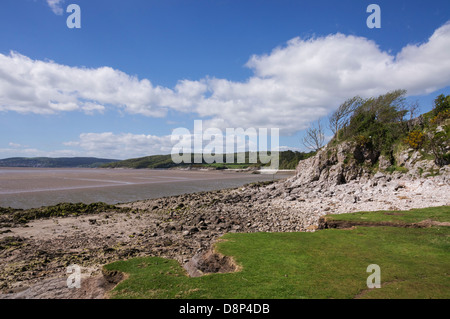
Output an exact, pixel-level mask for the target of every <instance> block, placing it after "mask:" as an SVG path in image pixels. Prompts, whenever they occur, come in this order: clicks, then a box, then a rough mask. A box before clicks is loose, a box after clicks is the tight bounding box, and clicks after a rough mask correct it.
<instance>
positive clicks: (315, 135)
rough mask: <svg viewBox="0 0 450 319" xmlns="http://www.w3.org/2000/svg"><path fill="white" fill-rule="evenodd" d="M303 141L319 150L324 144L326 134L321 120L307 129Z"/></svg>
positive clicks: (305, 144)
mask: <svg viewBox="0 0 450 319" xmlns="http://www.w3.org/2000/svg"><path fill="white" fill-rule="evenodd" d="M302 143H303V145H304V146H305V147H307V148H309V149H311V150H314V151H318V150H319V149H321V148H322V147H323V146H324V144H325V134H324V132H323V127H322V124H321V123H320V120H318V121H317V122H316V123H315V124H314V125H313V126H311V127H309V128H308V129H307V130H306V132H305V136H304V137H303V139H302Z"/></svg>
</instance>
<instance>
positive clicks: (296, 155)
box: [101, 151, 315, 169]
mask: <svg viewBox="0 0 450 319" xmlns="http://www.w3.org/2000/svg"><path fill="white" fill-rule="evenodd" d="M314 154H315V153H313V152H311V153H302V152H293V151H283V152H280V166H279V169H295V168H296V167H297V165H298V162H299V161H301V160H304V159H307V158H309V157H311V156H313V155H314ZM192 156H193V155H192ZM234 156H235V161H234V163H213V164H207V163H206V162H203V163H202V164H184V163H182V164H175V163H174V162H173V161H172V158H171V155H154V156H146V157H140V158H133V159H127V160H124V161H117V162H113V163H108V164H104V165H102V166H101V167H103V168H136V169H139V168H173V167H210V168H216V169H227V168H229V169H233V168H234V169H245V168H249V167H255V166H264V165H262V164H261V163H253V164H251V163H249V160H248V158H249V153H248V152H247V153H246V154H245V158H246V161H245V163H237V154H234ZM191 162H192V163H194V161H193V160H192V161H191ZM224 162H225V159H224Z"/></svg>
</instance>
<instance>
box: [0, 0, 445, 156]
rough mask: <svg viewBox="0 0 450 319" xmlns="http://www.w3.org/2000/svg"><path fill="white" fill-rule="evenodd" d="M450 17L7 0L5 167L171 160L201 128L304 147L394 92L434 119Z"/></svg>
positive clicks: (405, 8)
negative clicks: (317, 128) (265, 131)
mask: <svg viewBox="0 0 450 319" xmlns="http://www.w3.org/2000/svg"><path fill="white" fill-rule="evenodd" d="M72 3H75V4H78V5H79V6H80V8H81V29H69V28H68V27H67V25H66V19H67V17H68V16H69V15H70V13H67V12H66V8H67V6H68V5H69V4H72ZM371 3H375V4H378V5H379V6H380V8H381V28H380V29H369V28H368V27H367V25H366V19H367V17H368V16H369V13H367V12H366V8H367V6H368V5H369V4H371ZM449 20H450V2H449V1H447V0H439V1H438V0H429V1H406V0H405V1H403V0H395V1H392V0H389V1H382V0H370V1H362V0H340V1H334V0H327V1H325V0H322V1H320V0H319V1H300V0H297V1H285V0H277V1H275V0H273V1H269V0H243V1H232V0H228V1H227V0H220V1H219V0H217V1H216V0H183V1H182V0H179V1H172V0H164V1H162V0H159V1H152V0H129V1H116V0H108V1H106V0H66V1H58V0H2V1H1V3H0V158H6V157H13V156H30V157H31V156H55V157H59V156H98V157H107V158H130V157H139V156H146V155H151V154H163V153H164V154H167V153H170V149H171V146H172V143H171V141H170V134H171V132H172V130H173V129H175V128H177V127H186V128H188V129H192V128H193V124H194V120H196V119H202V120H204V122H205V126H209V127H217V128H220V129H225V128H227V127H231V128H237V127H243V128H249V127H255V128H259V127H267V128H272V127H276V128H280V132H281V138H280V145H281V146H284V147H285V148H290V149H304V147H303V145H302V144H301V143H300V138H301V136H302V132H303V131H304V129H306V128H307V127H308V125H310V123H311V122H313V121H316V120H318V119H320V118H322V119H324V121H325V118H326V117H327V116H328V115H329V114H330V113H331V112H332V111H333V110H334V109H336V107H337V106H338V105H339V104H340V103H342V102H343V101H344V100H345V99H347V98H350V97H352V96H354V95H361V96H366V97H368V96H374V95H377V94H382V93H385V92H387V91H388V90H394V89H399V88H401V89H407V90H408V101H411V102H412V101H416V100H418V101H419V102H420V105H421V107H422V109H421V111H423V112H425V111H428V110H429V109H430V108H431V106H432V101H433V100H434V98H435V97H436V96H437V95H439V94H441V93H444V94H450V93H449V91H450V90H449V87H450V54H449V53H448V52H450V25H449V24H447V22H448V21H449Z"/></svg>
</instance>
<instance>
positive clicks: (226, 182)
mask: <svg viewBox="0 0 450 319" xmlns="http://www.w3.org/2000/svg"><path fill="white" fill-rule="evenodd" d="M292 174H293V173H292V172H279V173H278V174H276V175H262V174H249V173H237V172H228V171H181V170H128V169H114V170H112V169H38V168H2V169H0V207H14V208H23V209H26V208H34V207H41V206H48V205H55V204H58V203H62V202H72V203H78V202H83V203H87V204H88V203H93V202H105V203H108V204H117V203H124V202H131V201H136V200H143V199H150V198H158V197H164V196H170V195H180V194H185V193H195V192H201V191H208V190H217V189H224V188H232V187H239V186H242V185H244V184H247V183H251V182H257V181H268V180H273V179H282V178H287V177H289V176H291V175H292Z"/></svg>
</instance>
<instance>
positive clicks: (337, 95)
mask: <svg viewBox="0 0 450 319" xmlns="http://www.w3.org/2000/svg"><path fill="white" fill-rule="evenodd" d="M448 52H450V24H445V25H444V26H442V27H440V28H439V29H437V30H436V31H435V32H434V34H433V35H432V36H431V37H430V38H429V39H428V41H427V42H425V43H422V44H411V45H408V46H406V47H404V48H403V49H402V50H401V51H400V52H399V53H398V54H396V55H392V54H390V53H387V52H384V51H382V50H380V48H379V47H378V46H377V44H376V43H375V42H374V41H371V40H368V39H366V38H363V37H356V36H347V35H343V34H333V35H329V36H326V37H316V38H310V39H301V38H294V39H292V40H290V41H289V42H287V43H286V45H285V46H283V47H278V48H275V49H274V50H273V51H272V52H270V53H269V54H265V55H255V56H253V57H251V58H250V60H249V61H248V63H247V64H246V66H247V67H249V68H250V69H251V70H252V71H253V73H254V74H253V76H252V77H250V78H248V79H247V80H246V81H243V82H233V81H229V80H227V79H217V78H204V79H200V80H198V81H190V80H181V81H179V82H178V84H177V85H176V86H175V87H174V88H173V89H170V88H165V87H161V86H154V85H152V83H151V82H150V81H149V80H148V79H141V80H140V79H138V78H137V77H134V76H130V75H128V74H126V73H124V72H121V71H119V70H114V69H112V68H110V67H101V68H95V69H94V68H90V69H89V68H80V67H70V66H65V65H60V64H57V63H55V62H52V61H50V62H48V61H45V62H44V61H35V60H32V59H30V58H28V57H25V56H23V55H20V54H18V53H14V52H13V53H11V54H10V55H2V54H0V111H15V112H21V113H30V112H31V113H39V114H53V113H58V112H69V111H82V112H86V113H88V114H90V113H92V112H100V113H101V112H103V111H104V110H105V109H106V108H114V109H118V110H120V111H125V112H128V113H131V114H141V115H145V116H151V117H164V116H166V115H167V112H168V110H176V111H179V112H186V113H193V114H195V115H196V116H198V117H200V118H203V119H208V121H205V123H204V126H205V127H218V128H221V129H223V128H226V127H243V128H248V127H255V128H259V127H267V128H272V127H274V128H280V129H281V132H282V133H283V134H286V133H294V132H296V131H300V130H303V129H305V128H306V127H307V126H308V125H309V123H310V122H312V121H314V120H317V119H318V118H320V117H323V116H325V115H327V114H329V113H330V112H331V111H332V110H334V109H335V108H336V107H337V106H338V105H339V104H340V103H342V102H343V101H344V100H346V99H347V98H350V97H353V96H355V95H361V96H364V97H368V96H374V95H378V94H383V93H386V92H387V91H390V90H394V89H407V90H408V93H409V95H421V94H427V93H431V92H433V91H436V90H438V89H441V88H443V87H446V86H449V85H450V55H449V54H448Z"/></svg>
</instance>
